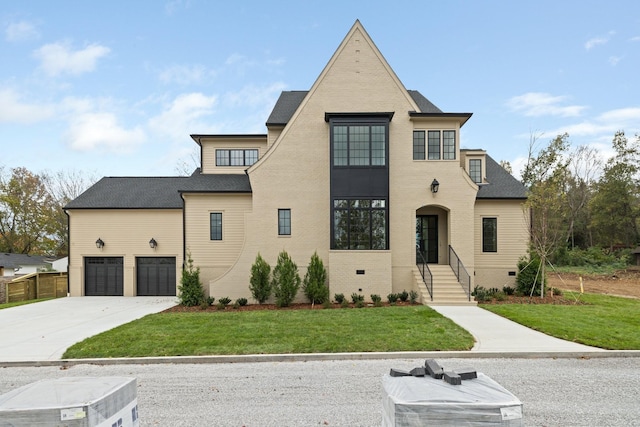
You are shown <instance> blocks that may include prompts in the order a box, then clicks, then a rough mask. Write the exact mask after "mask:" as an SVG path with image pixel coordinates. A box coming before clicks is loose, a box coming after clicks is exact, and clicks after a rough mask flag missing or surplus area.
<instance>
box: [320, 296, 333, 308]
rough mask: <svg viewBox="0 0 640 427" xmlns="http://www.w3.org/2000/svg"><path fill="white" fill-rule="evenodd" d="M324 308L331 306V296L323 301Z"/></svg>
mask: <svg viewBox="0 0 640 427" xmlns="http://www.w3.org/2000/svg"><path fill="white" fill-rule="evenodd" d="M322 308H331V300H329V298H327V299H326V300H324V302H323V303H322Z"/></svg>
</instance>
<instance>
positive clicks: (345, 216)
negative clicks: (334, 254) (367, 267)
mask: <svg viewBox="0 0 640 427" xmlns="http://www.w3.org/2000/svg"><path fill="white" fill-rule="evenodd" d="M387 247H388V245H387V206H386V200H383V199H336V200H334V202H333V249H355V250H358V249H359V250H381V249H387Z"/></svg>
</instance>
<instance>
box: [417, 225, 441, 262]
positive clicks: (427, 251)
mask: <svg viewBox="0 0 640 427" xmlns="http://www.w3.org/2000/svg"><path fill="white" fill-rule="evenodd" d="M416 246H417V248H418V249H419V251H420V252H421V253H422V256H423V257H424V259H425V260H426V261H427V262H428V263H432V264H437V263H438V215H419V216H417V217H416ZM418 261H419V260H418Z"/></svg>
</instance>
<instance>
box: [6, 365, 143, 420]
mask: <svg viewBox="0 0 640 427" xmlns="http://www.w3.org/2000/svg"><path fill="white" fill-rule="evenodd" d="M139 425H140V422H139V420H138V398H137V386H136V379H135V378H129V377H83V378H75V377H70V378H58V379H55V380H43V381H38V382H35V383H32V384H28V385H26V386H23V387H20V388H18V389H15V390H13V391H10V392H8V393H6V394H3V395H0V427H5V426H11V427H39V426H56V427H57V426H60V427H114V426H115V427H138V426H139Z"/></svg>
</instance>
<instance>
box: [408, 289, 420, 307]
mask: <svg viewBox="0 0 640 427" xmlns="http://www.w3.org/2000/svg"><path fill="white" fill-rule="evenodd" d="M409 302H411V304H417V303H418V292H416V291H410V292H409Z"/></svg>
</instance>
